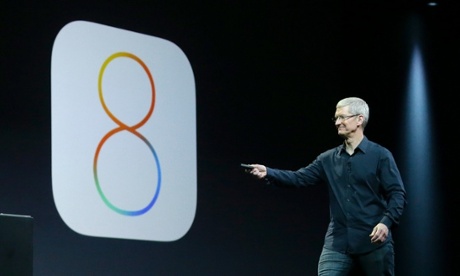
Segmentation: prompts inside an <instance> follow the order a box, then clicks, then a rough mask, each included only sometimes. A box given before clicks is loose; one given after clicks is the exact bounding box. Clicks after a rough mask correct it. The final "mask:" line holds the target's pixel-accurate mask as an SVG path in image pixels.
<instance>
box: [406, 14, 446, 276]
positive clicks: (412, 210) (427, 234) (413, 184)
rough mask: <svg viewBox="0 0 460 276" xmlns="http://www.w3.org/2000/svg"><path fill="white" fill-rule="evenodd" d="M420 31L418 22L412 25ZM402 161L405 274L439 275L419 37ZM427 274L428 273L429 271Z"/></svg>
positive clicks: (433, 183)
mask: <svg viewBox="0 0 460 276" xmlns="http://www.w3.org/2000/svg"><path fill="white" fill-rule="evenodd" d="M413 23H415V22H413ZM412 27H413V28H415V29H416V31H415V32H414V33H415V34H418V32H417V30H418V27H419V26H418V25H417V24H416V25H413V26H412ZM409 70H410V71H409V79H408V89H407V101H406V108H405V111H406V112H405V114H404V115H405V123H404V124H403V131H402V133H404V136H405V137H404V142H403V148H402V151H403V152H404V154H403V155H404V156H405V158H404V160H403V163H402V167H403V175H404V178H405V180H404V182H405V186H406V190H407V194H408V202H409V204H408V207H407V209H406V213H405V217H406V220H405V223H404V227H403V228H404V231H405V232H403V239H401V240H400V243H403V244H404V245H402V246H404V250H406V252H405V253H404V255H405V256H404V257H405V258H404V260H405V262H407V263H409V264H411V265H410V266H407V267H406V269H408V270H410V271H407V273H403V274H406V275H439V274H438V273H439V271H440V270H441V267H440V266H439V260H440V259H442V257H441V254H442V251H440V250H439V248H440V244H441V241H440V238H439V237H440V235H442V233H441V231H440V230H438V229H439V225H440V224H439V212H438V211H437V210H438V209H439V208H440V206H439V199H438V195H437V186H439V185H437V184H438V183H437V179H436V174H437V167H436V166H437V162H436V157H437V154H436V152H435V149H434V145H436V144H437V143H436V142H435V136H434V134H435V133H436V132H435V131H434V130H433V122H432V118H433V114H434V111H433V110H432V108H431V106H430V104H429V103H430V101H429V96H428V92H429V89H428V84H427V81H426V73H425V68H424V63H423V58H422V51H421V48H420V46H419V44H418V38H415V39H414V46H413V49H412V56H411V63H410V68H409ZM427 273H428V274H427Z"/></svg>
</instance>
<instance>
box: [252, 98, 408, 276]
mask: <svg viewBox="0 0 460 276" xmlns="http://www.w3.org/2000/svg"><path fill="white" fill-rule="evenodd" d="M368 120H369V107H368V105H367V103H366V102H365V101H364V100H362V99H360V98H356V97H350V98H345V99H342V100H340V101H339V102H338V103H337V106H336V111H335V117H334V118H333V121H334V122H335V126H336V128H337V132H338V134H339V136H341V137H342V138H343V139H344V142H343V144H341V145H339V146H338V147H335V148H333V149H330V150H327V151H325V152H323V153H322V154H320V155H319V156H318V157H317V158H316V159H315V160H314V161H313V162H312V163H310V164H309V165H308V166H306V167H303V168H300V169H299V170H297V171H290V170H279V169H273V168H268V167H266V166H264V165H260V164H251V165H250V166H251V168H249V169H247V172H249V173H250V174H252V175H254V176H255V177H257V178H258V179H266V180H267V181H269V182H270V183H275V184H278V185H291V186H292V185H293V186H299V187H300V186H308V185H314V184H319V183H326V184H327V185H328V188H329V205H330V206H329V207H330V223H329V227H328V229H327V233H326V235H325V240H324V246H323V250H322V252H321V255H320V258H319V262H318V275H320V276H323V275H328V276H332V275H334V276H338V275H349V273H350V271H352V269H353V268H354V267H355V266H357V267H359V269H360V270H361V271H362V272H363V273H364V274H365V275H370V276H377V275H394V248H393V239H392V235H391V229H392V227H394V226H396V225H398V224H399V221H400V218H401V215H402V213H403V211H404V208H405V207H406V204H407V201H406V192H405V188H404V185H403V181H402V179H401V176H400V173H399V170H398V168H397V166H396V162H395V160H394V158H393V155H392V154H391V152H390V151H389V150H388V149H386V148H384V147H382V146H381V145H379V144H376V143H374V142H372V141H370V140H368V138H367V137H366V136H365V135H364V128H365V127H366V125H367V122H368Z"/></svg>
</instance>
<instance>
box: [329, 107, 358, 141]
mask: <svg viewBox="0 0 460 276" xmlns="http://www.w3.org/2000/svg"><path fill="white" fill-rule="evenodd" d="M348 109H349V107H348V106H344V107H340V108H337V109H336V111H335V118H336V120H335V127H336V128H337V134H338V135H339V136H342V137H344V138H346V137H349V136H350V134H352V133H354V132H355V131H356V129H357V128H358V125H359V116H360V115H359V114H352V113H351V112H350V111H349V110H348Z"/></svg>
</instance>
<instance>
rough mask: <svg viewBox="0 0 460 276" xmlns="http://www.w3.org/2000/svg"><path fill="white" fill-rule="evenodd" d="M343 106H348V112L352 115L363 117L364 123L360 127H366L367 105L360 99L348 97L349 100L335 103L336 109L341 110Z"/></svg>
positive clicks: (367, 118) (367, 117)
mask: <svg viewBox="0 0 460 276" xmlns="http://www.w3.org/2000/svg"><path fill="white" fill-rule="evenodd" d="M344 106H348V110H349V111H350V113H351V114H353V115H355V114H361V115H363V117H364V121H363V124H362V126H363V129H364V128H365V127H366V125H367V122H368V121H369V106H368V105H367V103H366V102H365V101H364V100H363V99H361V98H357V97H349V98H345V99H342V100H340V101H339V102H338V103H337V106H336V108H342V107H344Z"/></svg>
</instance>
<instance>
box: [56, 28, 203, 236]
mask: <svg viewBox="0 0 460 276" xmlns="http://www.w3.org/2000/svg"><path fill="white" fill-rule="evenodd" d="M51 65H52V67H51V69H52V70H51V90H52V91H51V109H52V110H51V111H52V112H51V113H52V115H51V118H52V122H51V125H52V153H51V154H52V186H53V196H54V201H55V204H56V208H57V210H58V212H59V214H60V216H61V217H62V219H63V220H64V222H65V223H66V224H67V225H68V226H69V227H70V228H71V229H72V230H74V231H76V232H77V233H80V234H83V235H88V236H96V237H107V238H121V239H136V240H149V241H174V240H177V239H179V238H181V237H183V236H184V235H185V234H186V233H187V232H188V230H189V229H190V227H191V225H192V223H193V220H194V217H195V212H196V201H197V198H196V197H197V183H196V182H197V176H196V167H197V161H196V121H195V120H196V106H195V105H196V104H195V83H194V77H193V71H192V69H191V66H190V63H189V61H188V59H187V57H186V56H185V54H184V53H183V51H182V50H181V49H180V48H179V47H178V46H177V45H175V44H174V43H172V42H170V41H167V40H164V39H161V38H157V37H154V36H148V35H144V34H139V33H135V32H131V31H127V30H121V29H117V28H114V27H109V26H105V25H101V24H96V23H91V22H85V21H75V22H71V23H69V24H67V25H66V26H64V28H62V29H61V31H60V32H59V34H58V35H57V37H56V39H55V42H54V46H53V52H52V61H51Z"/></svg>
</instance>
